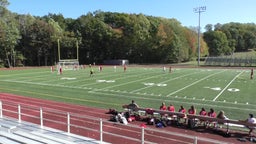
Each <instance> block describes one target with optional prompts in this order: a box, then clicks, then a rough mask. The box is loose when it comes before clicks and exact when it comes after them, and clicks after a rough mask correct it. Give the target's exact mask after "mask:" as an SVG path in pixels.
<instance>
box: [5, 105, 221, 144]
mask: <svg viewBox="0 0 256 144" xmlns="http://www.w3.org/2000/svg"><path fill="white" fill-rule="evenodd" d="M3 117H7V118H8V117H10V118H15V119H18V121H19V122H22V121H26V122H32V123H35V124H38V125H40V126H41V128H44V127H51V128H55V129H59V130H63V131H66V132H68V133H73V134H78V135H81V136H86V137H90V138H94V139H96V140H100V141H101V142H103V141H105V142H111V143H118V142H117V141H115V140H114V139H115V138H116V139H119V142H120V139H122V140H125V141H126V142H128V143H138V144H144V143H148V144H151V143H161V140H162V141H165V142H166V141H176V142H177V141H178V139H180V141H183V143H194V144H197V143H198V142H199V141H200V142H202V143H203V142H208V143H209V142H210V143H211V142H212V143H223V142H221V141H217V140H212V139H207V138H201V137H195V136H190V135H186V134H181V133H175V132H170V131H164V130H161V131H160V130H156V129H151V128H143V127H139V126H135V125H123V124H119V123H115V122H110V121H108V120H103V119H99V118H95V117H91V116H84V115H83V116H82V115H79V114H73V113H69V112H63V111H59V110H56V109H50V108H38V107H35V106H31V105H29V104H22V105H21V104H17V103H15V102H11V101H4V102H2V101H0V118H3ZM127 133H129V134H127ZM156 134H157V135H156ZM156 137H157V138H158V141H154V140H152V139H153V138H156ZM173 143H175V142H173Z"/></svg>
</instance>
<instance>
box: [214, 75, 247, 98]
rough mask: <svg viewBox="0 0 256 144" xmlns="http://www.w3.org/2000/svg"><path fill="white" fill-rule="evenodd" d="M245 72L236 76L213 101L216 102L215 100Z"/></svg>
mask: <svg viewBox="0 0 256 144" xmlns="http://www.w3.org/2000/svg"><path fill="white" fill-rule="evenodd" d="M243 72H244V70H243V71H241V72H240V73H239V74H238V75H236V76H235V77H234V78H233V79H232V80H231V81H230V82H229V83H228V84H227V86H226V87H225V88H224V89H223V90H222V91H221V92H220V93H219V94H218V95H217V96H216V97H215V98H214V99H213V100H212V101H215V100H216V99H217V98H218V97H219V96H220V95H221V94H222V93H223V92H224V91H225V90H226V89H227V88H228V87H229V86H230V85H231V84H232V82H233V81H234V80H235V79H236V78H237V77H239V76H240V75H241V74H242V73H243Z"/></svg>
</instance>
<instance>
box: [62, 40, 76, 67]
mask: <svg viewBox="0 0 256 144" xmlns="http://www.w3.org/2000/svg"><path fill="white" fill-rule="evenodd" d="M70 49H73V50H72V51H71V52H72V53H73V54H72V55H73V56H72V57H71V58H70V57H69V58H68V57H65V56H64V54H65V51H63V50H62V51H61V48H60V40H59V39H58V57H59V62H58V63H57V69H59V68H60V67H61V68H62V70H78V69H79V59H78V57H79V53H78V52H79V51H78V42H76V48H70ZM74 50H76V51H74ZM71 52H70V51H69V53H71Z"/></svg>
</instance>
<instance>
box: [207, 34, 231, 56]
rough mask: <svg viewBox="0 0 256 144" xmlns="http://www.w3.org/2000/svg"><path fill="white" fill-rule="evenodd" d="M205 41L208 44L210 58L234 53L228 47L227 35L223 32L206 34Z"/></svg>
mask: <svg viewBox="0 0 256 144" xmlns="http://www.w3.org/2000/svg"><path fill="white" fill-rule="evenodd" d="M204 39H205V41H206V43H207V44H208V47H209V54H210V56H220V55H223V54H230V53H231V52H232V49H230V47H229V46H228V40H227V37H226V35H225V33H223V32H221V31H208V32H205V33H204Z"/></svg>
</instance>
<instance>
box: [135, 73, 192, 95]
mask: <svg viewBox="0 0 256 144" xmlns="http://www.w3.org/2000/svg"><path fill="white" fill-rule="evenodd" d="M195 73H197V72H194V73H190V74H186V75H183V76H180V77H175V78H173V79H169V80H166V81H163V82H161V83H165V82H169V81H173V80H176V79H179V78H182V77H186V76H189V75H193V74H195ZM150 87H153V86H147V87H143V88H140V89H136V90H133V91H131V93H134V92H137V91H140V90H143V89H147V88H150Z"/></svg>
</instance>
